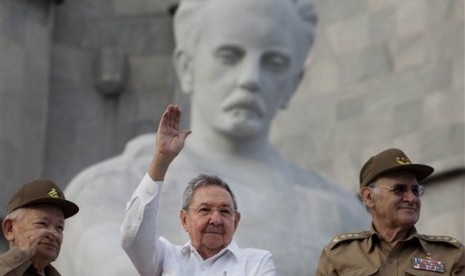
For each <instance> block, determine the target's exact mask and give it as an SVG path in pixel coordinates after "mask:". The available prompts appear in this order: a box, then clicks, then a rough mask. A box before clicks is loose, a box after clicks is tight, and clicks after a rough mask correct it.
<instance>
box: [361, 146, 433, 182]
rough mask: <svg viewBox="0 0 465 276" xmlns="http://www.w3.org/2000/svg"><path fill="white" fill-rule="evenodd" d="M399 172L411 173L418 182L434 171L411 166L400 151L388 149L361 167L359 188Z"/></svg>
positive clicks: (421, 166) (416, 165)
mask: <svg viewBox="0 0 465 276" xmlns="http://www.w3.org/2000/svg"><path fill="white" fill-rule="evenodd" d="M400 170H406V171H409V172H411V173H413V174H414V175H415V177H416V179H417V180H418V181H421V180H423V179H425V178H426V177H428V176H429V175H430V174H432V173H433V171H434V169H433V168H432V167H430V166H428V165H423V164H413V163H412V162H411V161H410V159H409V158H408V157H407V155H406V154H405V153H404V152H403V151H402V150H400V149H396V148H390V149H387V150H384V151H382V152H380V153H378V154H377V155H375V156H372V157H371V158H370V159H368V161H367V162H366V163H365V164H364V165H363V166H362V169H361V170H360V187H363V186H367V185H369V184H370V183H371V182H373V181H374V180H375V179H376V178H377V177H379V176H381V175H383V174H386V173H390V172H394V171H400Z"/></svg>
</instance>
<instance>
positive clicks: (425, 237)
mask: <svg viewBox="0 0 465 276" xmlns="http://www.w3.org/2000/svg"><path fill="white" fill-rule="evenodd" d="M418 237H419V238H420V239H422V240H425V241H428V242H433V243H434V242H443V243H448V244H451V245H453V246H455V247H461V246H462V243H461V242H460V241H459V240H457V239H456V238H454V237H449V236H432V235H418Z"/></svg>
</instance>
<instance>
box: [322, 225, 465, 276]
mask: <svg viewBox="0 0 465 276" xmlns="http://www.w3.org/2000/svg"><path fill="white" fill-rule="evenodd" d="M316 275H320V276H321V275H344V276H349V275H351V276H355V275H364V276H367V275H382V276H400V275H423V276H429V275H431V276H433V275H436V276H442V275H457V276H459V275H461V276H464V275H465V254H464V246H463V244H461V243H460V242H459V241H458V240H456V239H454V238H451V237H445V236H429V235H420V234H418V233H417V231H416V229H415V227H412V229H411V230H410V232H409V234H408V236H407V238H406V239H404V240H402V241H400V242H398V243H397V244H396V245H395V246H394V247H392V249H391V247H390V245H389V244H388V243H387V242H385V241H383V240H382V238H381V237H380V235H379V234H378V233H377V232H376V231H374V230H370V231H363V232H359V233H348V234H343V235H340V236H337V237H335V238H334V239H333V240H332V241H331V242H330V243H329V244H328V245H327V246H326V247H325V248H324V250H323V252H322V253H321V257H320V262H319V264H318V268H317V273H316Z"/></svg>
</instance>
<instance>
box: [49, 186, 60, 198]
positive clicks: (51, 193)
mask: <svg viewBox="0 0 465 276" xmlns="http://www.w3.org/2000/svg"><path fill="white" fill-rule="evenodd" d="M48 195H49V196H50V197H54V198H57V197H58V192H57V190H55V188H52V189H50V191H49V192H48Z"/></svg>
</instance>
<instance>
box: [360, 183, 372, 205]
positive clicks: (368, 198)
mask: <svg viewBox="0 0 465 276" xmlns="http://www.w3.org/2000/svg"><path fill="white" fill-rule="evenodd" d="M360 198H361V199H362V202H363V205H365V206H366V207H370V208H372V207H373V206H374V201H373V191H372V189H371V188H370V187H363V188H362V189H361V190H360Z"/></svg>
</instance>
